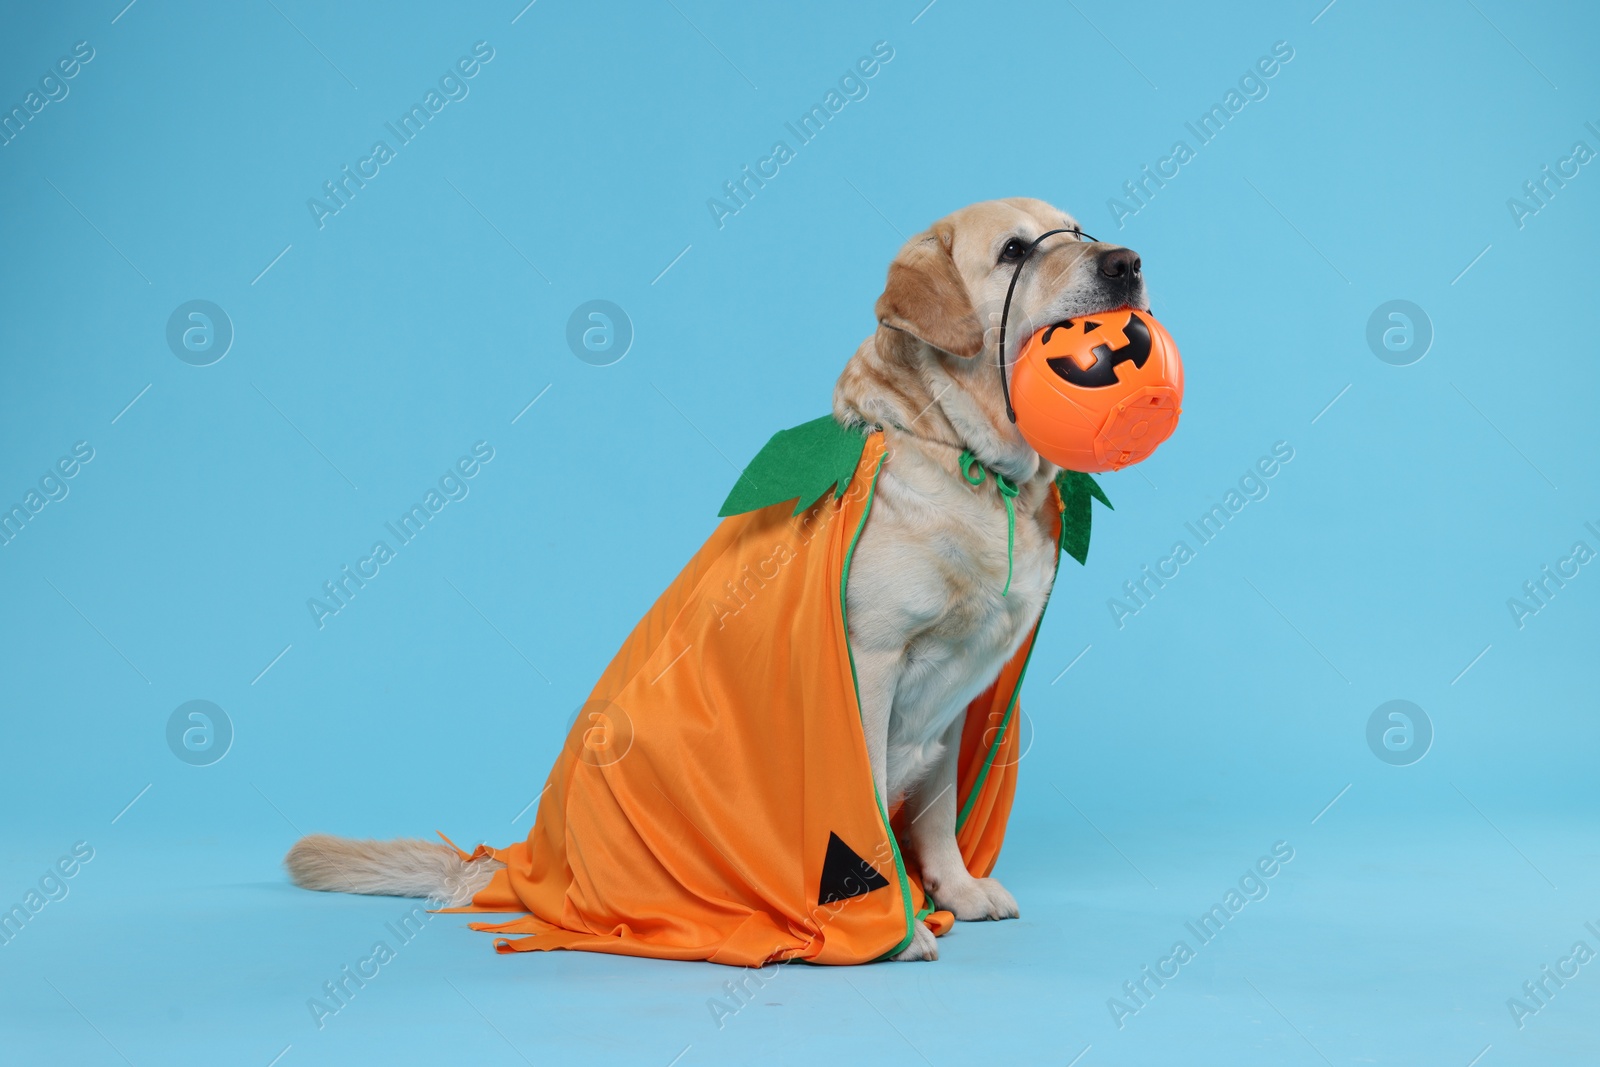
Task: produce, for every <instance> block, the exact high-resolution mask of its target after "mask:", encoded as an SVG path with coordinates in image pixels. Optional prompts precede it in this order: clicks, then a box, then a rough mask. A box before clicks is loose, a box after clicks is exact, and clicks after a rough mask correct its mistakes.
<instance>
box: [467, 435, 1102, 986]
mask: <svg viewBox="0 0 1600 1067" xmlns="http://www.w3.org/2000/svg"><path fill="white" fill-rule="evenodd" d="M885 458H886V449H885V445H884V441H883V434H882V433H881V432H871V433H868V434H862V433H859V432H856V431H853V430H847V429H845V428H843V427H841V426H840V425H839V424H838V423H836V422H835V421H834V420H833V419H832V418H831V417H826V416H825V417H823V418H821V419H817V420H815V421H813V422H809V423H805V424H804V425H801V426H797V427H795V428H793V429H791V430H785V431H783V432H781V433H779V434H777V435H776V436H775V437H773V438H772V440H771V441H770V442H768V444H767V445H766V447H765V448H763V449H762V450H761V452H760V453H759V454H758V455H757V456H756V457H755V459H754V460H752V461H751V463H750V465H749V466H748V467H746V468H745V470H744V473H743V474H742V475H741V476H740V477H739V480H738V482H737V483H736V484H735V485H734V488H733V491H732V492H731V493H730V494H729V496H728V499H727V502H726V503H724V505H723V507H722V515H723V516H724V518H723V521H722V522H721V523H720V524H719V525H718V526H717V528H716V530H715V531H714V532H713V533H712V534H711V537H710V538H709V539H708V540H707V541H706V543H705V545H704V546H703V547H702V548H701V549H700V550H699V551H698V552H697V553H696V554H695V555H694V557H693V558H692V559H690V561H689V563H688V565H687V566H685V567H684V569H683V571H682V572H681V573H680V574H679V575H678V576H677V578H676V579H674V581H673V582H672V584H671V585H669V586H668V587H667V589H666V591H665V592H664V593H662V594H661V596H660V598H659V599H658V600H657V601H656V602H655V604H654V606H652V607H651V609H650V611H649V612H648V613H647V614H646V615H645V617H644V618H643V619H641V620H640V621H639V623H638V625H637V626H635V627H634V630H633V632H632V633H631V634H630V635H629V636H628V639H627V640H626V642H624V644H623V646H622V648H621V650H620V651H618V652H617V654H616V656H615V658H613V659H612V661H611V663H610V665H609V666H608V667H607V668H606V670H605V672H604V673H603V674H602V675H601V677H600V680H599V682H598V683H597V684H596V685H595V687H594V690H593V692H592V693H591V695H590V697H589V700H588V702H587V703H585V705H584V706H583V708H582V710H580V712H579V713H578V717H577V720H576V721H575V722H574V723H573V726H572V729H571V731H570V732H569V734H568V736H567V740H566V743H565V745H564V746H563V748H562V750H561V754H560V755H559V756H558V757H557V759H556V763H555V766H554V768H553V769H552V770H551V772H550V777H549V781H548V783H547V785H546V787H545V791H544V792H543V793H542V794H541V797H542V799H541V801H540V805H539V812H538V817H537V819H536V821H535V823H534V826H533V829H532V831H531V832H530V833H529V834H528V837H527V840H525V841H519V842H517V843H516V844H514V845H511V846H510V847H508V848H489V847H488V846H485V845H480V846H478V850H477V851H476V852H475V853H473V855H474V856H484V855H492V856H494V857H495V858H496V859H499V860H501V861H503V862H504V863H505V864H506V867H505V869H504V870H501V871H497V872H496V873H495V875H494V879H493V881H492V882H491V883H490V884H489V885H488V886H487V887H486V888H485V889H483V890H482V891H481V892H479V893H478V894H477V895H476V896H475V897H474V898H473V900H472V903H471V906H470V907H467V908H460V909H452V910H457V911H473V912H489V911H494V912H506V911H515V912H525V913H526V915H525V916H524V917H523V918H520V919H516V920H514V921H512V922H508V923H473V924H472V927H473V929H477V930H485V931H489V932H492V933H495V934H498V935H525V936H519V937H516V938H511V937H506V936H501V937H498V938H497V939H496V941H495V947H496V949H497V950H499V951H500V952H526V951H540V950H544V949H557V948H568V949H583V950H587V951H591V952H611V953H619V954H624V955H632V956H652V957H657V958H661V959H674V960H709V961H711V962H713V963H724V964H732V965H737V966H746V967H751V966H760V965H762V964H764V963H767V962H769V961H775V960H792V959H802V960H809V961H810V962H813V963H832V964H851V963H866V962H869V961H871V960H876V959H881V958H883V957H886V956H889V955H892V954H894V953H896V952H899V951H900V950H901V949H903V948H905V947H906V945H908V944H909V943H910V941H911V937H912V932H913V929H914V928H913V925H912V924H913V923H916V922H925V923H927V924H928V925H929V926H930V927H931V928H932V929H933V930H934V932H935V933H939V934H942V933H944V932H945V931H946V930H948V929H949V928H950V925H951V924H952V922H953V921H954V920H953V917H952V916H951V915H950V913H949V912H944V911H936V910H934V909H933V908H932V906H931V905H930V904H929V902H928V898H927V896H926V894H924V892H923V889H922V886H921V884H920V883H919V881H918V879H917V876H916V875H915V874H914V873H912V872H909V871H907V870H906V867H905V864H904V863H903V862H902V860H901V856H900V849H899V845H898V844H897V842H896V839H895V835H894V832H893V829H892V827H893V826H895V825H897V822H896V820H897V818H898V812H897V811H896V812H891V811H888V810H886V809H885V807H884V803H883V799H882V798H881V797H879V796H878V795H877V788H876V785H875V783H874V779H873V776H872V767H871V764H870V762H869V760H868V757H867V746H866V741H865V739H864V736H863V733H862V727H861V716H860V709H859V705H858V703H857V695H856V685H855V668H854V664H853V663H852V661H851V654H850V647H849V641H848V640H847V636H846V635H847V633H848V630H847V625H846V618H845V611H846V608H845V588H846V584H847V582H848V580H849V574H850V561H851V557H852V555H853V552H854V549H855V544H856V540H857V538H859V537H860V534H861V530H862V528H863V527H864V526H865V524H866V521H867V518H868V516H869V514H870V512H871V510H872V499H873V492H874V489H875V487H876V484H877V478H878V475H879V473H880V472H881V470H882V469H883V465H884V462H885ZM997 480H998V479H997ZM830 490H831V493H830ZM1052 495H1053V498H1054V500H1055V501H1056V504H1057V506H1058V508H1059V509H1060V517H1061V526H1060V537H1059V542H1060V545H1061V548H1062V550H1064V551H1066V552H1067V553H1068V554H1069V555H1071V556H1073V557H1074V558H1075V559H1077V560H1078V561H1079V562H1082V561H1083V560H1084V559H1085V558H1086V557H1087V554H1088V545H1089V525H1090V507H1091V503H1090V498H1091V497H1097V498H1099V499H1100V500H1101V501H1102V502H1103V503H1106V504H1107V505H1108V506H1109V504H1110V502H1109V501H1108V500H1106V497H1105V494H1104V493H1102V492H1101V490H1100V487H1099V486H1098V485H1096V484H1095V482H1094V480H1093V479H1092V478H1090V477H1089V476H1088V475H1086V474H1078V473H1075V472H1063V473H1062V474H1061V475H1059V476H1058V478H1057V479H1056V483H1055V487H1054V492H1053V494H1052ZM790 501H793V502H794V507H793V508H792V509H791V508H789V507H788V506H779V505H787V503H788V502H790ZM1008 502H1009V501H1008ZM1037 634H1038V630H1037V626H1036V627H1035V629H1034V631H1033V632H1032V633H1031V634H1030V635H1029V636H1028V638H1027V640H1026V641H1025V642H1024V644H1023V646H1022V648H1021V649H1020V650H1019V651H1018V653H1017V654H1016V656H1014V657H1013V658H1012V659H1011V661H1010V662H1008V663H1006V664H1005V665H1004V666H1003V667H1002V669H1001V671H1000V674H999V677H998V678H997V679H996V680H995V682H994V684H993V685H991V686H990V687H989V688H988V689H987V690H985V691H984V692H983V693H982V694H981V695H979V696H978V697H977V698H976V699H975V700H974V701H973V702H972V703H971V704H970V705H969V706H968V708H967V713H966V726H965V729H964V732H963V734H962V738H961V748H960V763H959V772H958V778H957V790H958V793H957V796H958V802H959V808H958V811H959V815H958V817H957V824H956V825H957V839H958V841H959V844H960V847H961V853H962V856H963V857H964V858H965V860H966V863H967V867H968V869H969V870H971V871H972V872H973V874H974V875H977V876H979V877H982V876H985V875H987V874H988V873H989V872H990V871H991V870H992V869H993V867H994V864H995V861H996V859H997V858H998V857H999V854H1000V845H1001V841H1002V839H1003V837H1004V835H1005V827H1006V819H1007V816H1008V815H1009V813H1010V810H1011V799H1012V795H1013V792H1014V790H1015V787H1016V771H1017V767H1016V764H1017V760H1018V759H1019V758H1020V757H1019V754H1018V737H1017V735H1018V730H1017V728H1016V710H1017V693H1018V690H1019V688H1020V686H1021V683H1022V676H1023V672H1024V671H1025V670H1026V668H1027V662H1028V658H1029V655H1030V654H1031V652H1032V649H1033V642H1034V639H1035V638H1036V637H1037Z"/></svg>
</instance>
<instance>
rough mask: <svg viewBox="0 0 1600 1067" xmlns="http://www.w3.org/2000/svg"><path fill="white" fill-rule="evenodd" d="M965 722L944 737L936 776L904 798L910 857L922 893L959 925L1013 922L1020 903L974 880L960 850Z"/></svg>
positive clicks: (992, 884) (988, 881) (989, 882)
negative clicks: (959, 776)
mask: <svg viewBox="0 0 1600 1067" xmlns="http://www.w3.org/2000/svg"><path fill="white" fill-rule="evenodd" d="M963 723H964V718H957V719H956V721H955V722H954V723H952V724H951V725H950V728H949V729H948V730H946V731H945V735H944V751H943V753H941V754H940V756H939V761H938V762H937V763H936V764H935V765H934V768H933V772H932V773H931V774H929V775H928V777H927V778H926V779H925V780H924V781H922V782H920V783H918V785H917V787H916V788H915V789H914V790H912V792H911V794H910V795H909V796H907V797H906V814H907V815H908V816H909V817H910V819H911V828H910V832H909V834H908V836H909V837H910V838H911V853H912V855H913V857H914V858H915V862H916V864H917V867H918V870H919V871H920V873H921V875H922V888H923V889H925V890H927V891H928V895H929V896H930V897H932V898H933V901H934V903H936V904H938V905H939V907H941V908H944V909H945V910H947V911H950V912H952V913H954V915H955V917H956V918H957V919H966V920H973V919H1015V918H1017V917H1018V915H1019V914H1020V913H1019V912H1018V910H1017V902H1016V900H1015V899H1014V898H1013V897H1012V896H1011V894H1010V893H1009V892H1007V891H1006V887H1005V886H1003V885H1001V884H1000V883H999V882H998V881H997V880H995V879H993V878H974V877H972V874H971V873H970V872H969V871H968V870H967V864H966V861H965V860H963V859H962V858H961V847H960V846H959V845H957V844H956V760H957V757H958V756H959V755H960V750H961V729H962V725H963Z"/></svg>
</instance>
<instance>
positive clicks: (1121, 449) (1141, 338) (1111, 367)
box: [1011, 307, 1183, 471]
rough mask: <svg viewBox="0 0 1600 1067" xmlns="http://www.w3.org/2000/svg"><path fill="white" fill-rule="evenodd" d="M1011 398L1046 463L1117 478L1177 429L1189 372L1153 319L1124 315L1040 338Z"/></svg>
mask: <svg viewBox="0 0 1600 1067" xmlns="http://www.w3.org/2000/svg"><path fill="white" fill-rule="evenodd" d="M1011 390H1012V394H1013V396H1014V398H1015V403H1016V411H1017V429H1018V430H1019V431H1021V433H1022V436H1023V437H1024V438H1025V439H1026V440H1027V442H1028V443H1029V444H1031V445H1032V446H1033V447H1034V449H1035V451H1037V452H1038V453H1039V454H1040V455H1041V456H1043V457H1044V458H1046V459H1048V460H1050V461H1051V462H1052V463H1055V464H1056V465H1057V466H1060V467H1064V468H1066V469H1068V470H1078V471H1104V470H1118V469H1120V468H1122V467H1125V466H1127V465H1128V464H1130V463H1137V462H1139V461H1140V460H1142V459H1144V458H1145V457H1146V456H1148V455H1150V453H1151V452H1154V451H1155V448H1156V446H1157V445H1159V444H1160V443H1161V442H1163V441H1165V440H1166V439H1167V438H1168V437H1170V436H1171V435H1172V431H1173V430H1174V429H1175V428H1176V427H1177V424H1178V415H1179V413H1180V411H1181V410H1182V404H1183V364H1182V363H1181V362H1180V361H1179V359H1178V347H1177V345H1175V344H1174V343H1173V341H1172V335H1171V334H1169V333H1167V331H1166V328H1165V327H1163V326H1162V325H1161V323H1159V322H1157V321H1156V319H1155V317H1154V316H1152V315H1151V314H1150V313H1149V312H1146V311H1137V310H1135V309H1133V308H1127V307H1124V308H1118V309H1117V310H1115V311H1107V312H1097V313H1094V314H1090V315H1084V316H1081V317H1079V318H1074V319H1067V320H1063V321H1061V322H1057V323H1055V324H1053V325H1050V326H1046V327H1045V328H1044V329H1042V330H1040V331H1039V332H1038V333H1036V334H1034V335H1033V336H1032V337H1031V338H1029V339H1028V340H1027V342H1025V343H1024V344H1023V346H1022V351H1021V353H1020V354H1019V355H1018V357H1017V365H1016V369H1015V371H1014V373H1013V376H1012V382H1011Z"/></svg>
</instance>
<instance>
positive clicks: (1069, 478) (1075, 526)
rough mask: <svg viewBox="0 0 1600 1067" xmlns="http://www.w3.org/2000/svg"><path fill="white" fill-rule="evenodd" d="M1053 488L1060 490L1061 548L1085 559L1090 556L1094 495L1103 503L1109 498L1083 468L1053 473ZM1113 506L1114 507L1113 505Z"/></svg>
mask: <svg viewBox="0 0 1600 1067" xmlns="http://www.w3.org/2000/svg"><path fill="white" fill-rule="evenodd" d="M1056 489H1058V490H1059V491H1060V493H1061V504H1062V507H1061V551H1063V552H1065V553H1066V554H1067V555H1069V556H1071V557H1072V558H1073V559H1075V560H1077V561H1078V562H1079V563H1086V562H1088V559H1089V525H1090V519H1091V518H1092V517H1093V516H1092V515H1091V514H1090V513H1091V511H1092V509H1093V507H1094V503H1093V500H1091V498H1094V499H1097V500H1099V501H1100V503H1102V504H1104V505H1105V506H1106V507H1108V508H1109V507H1111V500H1110V498H1108V497H1107V496H1106V494H1105V491H1104V490H1103V489H1101V488H1100V483H1099V482H1097V481H1095V480H1094V479H1093V478H1091V477H1089V475H1087V474H1084V473H1083V472H1082V471H1062V472H1061V473H1060V474H1057V475H1056ZM1113 510H1115V509H1113Z"/></svg>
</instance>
